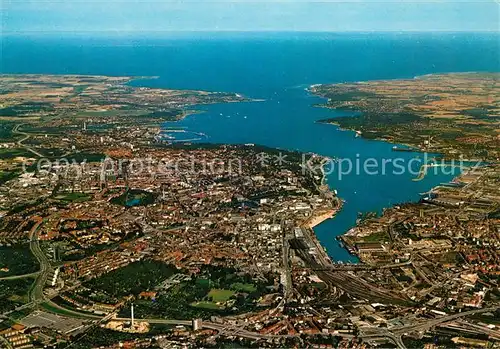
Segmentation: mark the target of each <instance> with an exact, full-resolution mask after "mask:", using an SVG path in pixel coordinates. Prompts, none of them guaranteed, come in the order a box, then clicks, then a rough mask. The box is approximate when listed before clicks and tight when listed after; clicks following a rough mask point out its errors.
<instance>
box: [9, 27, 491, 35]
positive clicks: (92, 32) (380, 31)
mask: <svg viewBox="0 0 500 349" xmlns="http://www.w3.org/2000/svg"><path fill="white" fill-rule="evenodd" d="M154 33H158V34H163V33H164V34H204V33H206V34H219V33H222V34H224V33H226V34H229V33H234V34H251V33H289V34H300V33H318V34H408V33H410V34H411V33H414V34H418V33H423V34H433V33H435V34H441V33H446V34H465V33H470V34H483V33H484V34H486V33H487V34H500V30H293V29H291V30H279V29H262V30H259V29H254V30H231V29H213V30H212V29H210V30H168V29H165V30H144V31H140V30H118V29H109V30H78V31H74V30H26V31H1V30H0V36H4V35H31V34H42V35H46V34H54V35H55V34H154Z"/></svg>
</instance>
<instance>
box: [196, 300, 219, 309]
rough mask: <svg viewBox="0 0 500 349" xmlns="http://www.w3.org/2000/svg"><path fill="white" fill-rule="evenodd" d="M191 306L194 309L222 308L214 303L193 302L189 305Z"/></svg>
mask: <svg viewBox="0 0 500 349" xmlns="http://www.w3.org/2000/svg"><path fill="white" fill-rule="evenodd" d="M191 306H192V307H196V308H203V309H212V310H217V309H222V307H221V306H219V305H217V304H216V303H213V302H207V301H200V302H193V303H191Z"/></svg>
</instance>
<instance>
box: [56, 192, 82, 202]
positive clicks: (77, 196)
mask: <svg viewBox="0 0 500 349" xmlns="http://www.w3.org/2000/svg"><path fill="white" fill-rule="evenodd" d="M54 199H56V200H58V201H66V202H84V201H89V200H90V195H88V194H85V193H64V194H58V195H56V196H55V197H54Z"/></svg>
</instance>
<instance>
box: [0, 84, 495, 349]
mask: <svg viewBox="0 0 500 349" xmlns="http://www.w3.org/2000/svg"><path fill="white" fill-rule="evenodd" d="M478 79H479V78H478ZM485 79H487V80H486V82H485V83H488V84H491V79H494V82H496V79H497V78H496V77H493V78H492V77H491V76H488V77H486V78H485ZM130 80H131V79H130V78H116V77H114V78H111V77H103V76H74V75H73V76H53V75H4V76H1V77H0V88H1V90H2V94H1V95H0V105H1V109H0V111H1V114H0V120H1V121H2V128H1V129H0V132H1V134H2V142H1V143H0V154H1V155H2V157H1V159H0V183H1V185H0V241H1V243H2V247H1V248H2V249H3V250H0V252H2V254H1V255H0V256H1V259H0V267H1V269H0V285H1V287H0V313H1V318H0V321H1V322H0V326H1V327H2V329H1V331H0V338H2V341H3V342H2V343H4V344H5V346H6V347H9V348H19V349H20V348H31V347H56V348H65V347H66V346H67V345H68V344H70V343H71V344H72V346H73V347H75V346H76V347H83V348H87V347H90V348H92V347H116V348H118V347H123V346H126V347H137V348H139V347H143V348H148V347H162V348H172V347H180V348H181V347H221V346H224V345H240V346H243V347H318V348H327V347H339V348H356V347H359V348H365V347H377V346H381V347H388V346H390V347H398V348H405V347H426V348H433V347H437V346H445V347H485V348H486V347H494V346H496V345H498V343H499V341H500V330H499V328H498V326H500V321H499V320H498V319H499V318H500V309H499V304H500V299H499V297H500V293H499V285H498V281H499V278H498V275H499V272H500V269H499V267H498V263H499V258H500V256H499V254H498V250H499V247H500V235H499V234H500V232H499V226H500V218H499V216H498V214H499V211H498V210H499V207H500V188H499V186H498V179H499V175H500V168H499V166H498V165H497V163H496V160H497V159H496V156H497V151H498V135H496V138H495V136H493V135H491V134H489V133H488V135H487V136H485V137H486V138H488V142H486V143H487V148H488V149H489V150H488V149H486V150H485V148H481V151H482V152H483V153H484V151H486V153H484V154H486V155H484V156H482V157H481V159H482V162H481V163H480V164H478V165H476V166H473V165H472V164H468V165H466V166H465V168H464V171H463V172H462V174H461V175H460V176H458V177H457V178H455V179H454V180H453V181H452V182H450V183H443V184H442V185H440V186H438V187H435V188H433V189H432V190H430V191H429V192H427V193H422V198H421V200H420V202H416V203H401V204H400V205H397V206H394V207H388V208H387V209H386V210H385V211H384V212H383V214H382V215H379V216H377V215H370V214H368V215H365V216H362V217H360V219H359V221H358V224H357V226H356V227H353V228H352V229H351V230H350V231H348V232H346V234H344V235H342V236H341V238H340V239H341V241H342V243H343V244H344V246H345V247H346V248H347V249H349V251H350V252H351V253H352V254H354V255H356V256H357V257H358V258H359V261H360V262H359V263H356V264H350V263H335V262H333V261H332V260H331V259H330V257H329V256H328V254H327V253H326V251H325V250H324V248H323V247H322V246H321V245H320V243H319V241H318V240H317V238H316V236H315V233H314V230H313V228H314V227H315V226H316V225H318V224H320V223H321V222H322V221H324V220H326V219H330V218H332V217H334V216H335V214H336V213H337V212H338V211H339V210H341V209H342V206H343V201H342V199H341V197H342V193H338V194H339V197H337V193H336V191H334V190H332V189H330V188H329V187H328V185H326V184H325V174H324V165H325V164H326V163H327V162H329V161H333V160H332V159H328V158H325V157H322V156H320V155H317V154H311V153H308V154H303V153H299V152H292V151H284V150H277V149H271V148H266V147H261V146H258V145H254V144H246V145H214V144H200V143H191V142H189V141H185V142H180V143H178V142H175V138H174V137H172V136H171V135H169V134H166V133H165V132H164V131H163V130H162V129H161V127H159V123H161V122H164V121H168V120H176V119H178V118H182V117H183V116H185V114H186V112H185V110H186V108H189V107H190V106H192V105H193V104H206V103H229V102H245V101H247V99H246V98H244V97H242V96H239V95H236V94H230V93H213V92H212V93H208V92H203V91H187V92H185V91H176V90H161V89H148V88H138V87H131V86H129V85H127V83H128V82H129V81H130ZM454 81H455V80H454ZM395 86H398V85H397V84H395ZM323 88H325V87H323ZM405 88H406V87H405ZM433 88H434V89H435V88H436V87H435V86H434V85H433ZM314 89H315V92H318V93H319V92H321V91H323V90H321V88H320V87H315V88H314ZM351 92H352V91H351V90H349V93H351ZM321 93H326V92H321ZM328 93H332V92H331V91H328ZM342 93H343V94H344V92H342ZM353 93H354V92H353ZM367 93H368V92H365V91H361V92H359V91H356V92H355V94H356V98H364V97H366V96H367V95H366V94H367ZM430 93H431V92H429V94H430ZM495 96H497V95H495ZM371 97H372V96H371V95H368V97H367V98H368V101H366V100H363V102H359V101H357V102H356V103H360V104H362V105H363V106H365V105H369V106H370V108H374V107H373V106H372V104H371V99H370V98H371ZM329 98H332V96H331V95H329ZM429 98H431V97H429ZM431 99H432V98H431ZM425 101H426V102H427V100H425ZM415 103H416V102H415ZM492 103H498V100H497V99H495V100H494V101H492ZM384 108H386V107H384ZM415 109H418V108H417V107H415ZM488 110H489V111H490V112H491V113H497V112H496V109H494V108H490V109H488ZM495 115H497V114H495ZM495 115H493V116H491V117H498V115H497V116H495ZM484 117H486V116H484ZM460 120H461V121H460V122H461V123H463V120H462V119H460ZM455 127H461V126H456V125H455ZM484 127H485V128H486V127H487V128H488V132H493V131H492V130H491V128H490V125H487V126H484ZM354 129H355V127H354ZM398 130H399V129H398ZM181 131H182V130H180V131H179V132H181ZM388 132H394V133H395V134H393V137H394V139H396V140H397V134H398V132H400V131H397V132H396V131H394V130H393V129H390V130H389V131H388ZM424 133H425V132H424ZM478 137H479V136H478ZM492 137H493V138H492ZM490 138H491V139H490ZM418 139H419V142H420V141H422V142H426V141H428V139H426V138H425V137H424V138H422V137H419V138H418ZM491 142H493V143H494V142H496V143H495V144H490V143H491ZM483 143H484V142H483ZM483 143H481V144H483ZM486 143H484V144H486ZM422 144H424V143H422ZM425 144H426V145H427V146H430V144H428V143H425ZM454 144H455V143H454ZM457 144H458V145H457ZM457 144H455V145H454V146H455V147H457V148H458V149H461V148H460V144H462V143H461V142H458V143H457ZM464 144H467V145H466V146H465V149H468V150H470V147H469V146H468V143H467V142H465V143H464ZM440 146H441V145H440ZM443 147H444V145H443ZM485 147H486V146H485ZM490 148H491V149H490ZM440 149H441V148H440ZM474 149H475V150H477V148H474ZM444 153H446V154H447V155H448V156H449V155H450V153H451V152H449V151H444ZM473 155H474V156H479V155H478V153H473ZM450 159H451V158H450ZM431 168H432V166H431V165H429V169H427V168H424V169H423V170H422V171H423V172H422V175H425V171H426V170H430V169H431ZM333 219H334V218H333Z"/></svg>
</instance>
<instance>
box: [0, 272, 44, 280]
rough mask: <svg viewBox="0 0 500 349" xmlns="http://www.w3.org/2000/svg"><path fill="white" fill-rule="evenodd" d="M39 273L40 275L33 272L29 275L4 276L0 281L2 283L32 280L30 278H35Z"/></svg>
mask: <svg viewBox="0 0 500 349" xmlns="http://www.w3.org/2000/svg"><path fill="white" fill-rule="evenodd" d="M39 273H40V272H39V271H36V272H34V273H31V274H22V275H12V276H4V277H1V278H0V281H3V280H17V279H25V278H32V277H36V276H37V275H38V274H39Z"/></svg>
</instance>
